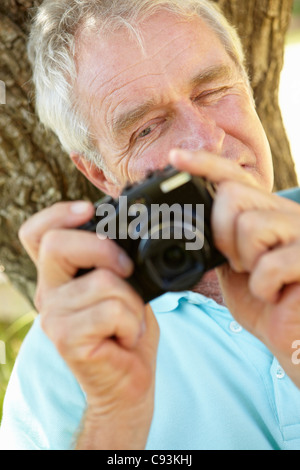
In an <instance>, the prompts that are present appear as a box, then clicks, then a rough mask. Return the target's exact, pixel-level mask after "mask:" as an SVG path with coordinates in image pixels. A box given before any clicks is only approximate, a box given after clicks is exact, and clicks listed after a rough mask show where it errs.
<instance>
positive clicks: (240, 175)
mask: <svg viewBox="0 0 300 470" xmlns="http://www.w3.org/2000/svg"><path fill="white" fill-rule="evenodd" d="M169 160H170V163H171V164H172V165H174V166H175V167H176V168H178V169H179V170H182V171H188V172H189V173H191V174H195V175H199V176H202V177H204V178H206V179H208V180H209V181H211V182H213V183H221V182H223V181H228V180H230V181H240V182H244V183H246V184H249V185H251V186H258V183H257V182H256V181H255V179H254V178H253V177H252V176H251V175H250V174H249V173H248V172H246V171H245V170H243V169H242V168H241V167H240V166H239V165H237V164H236V163H234V162H232V161H230V160H228V159H226V158H222V157H219V156H216V155H214V154H211V153H208V152H205V151H202V150H201V151H197V152H191V151H188V150H180V149H174V150H172V151H171V152H170V156H169Z"/></svg>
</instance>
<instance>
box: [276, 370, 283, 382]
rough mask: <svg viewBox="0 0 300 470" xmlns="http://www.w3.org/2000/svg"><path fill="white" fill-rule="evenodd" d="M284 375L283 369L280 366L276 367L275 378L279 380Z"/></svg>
mask: <svg viewBox="0 0 300 470" xmlns="http://www.w3.org/2000/svg"><path fill="white" fill-rule="evenodd" d="M284 377H285V372H284V370H283V369H282V368H281V367H278V368H277V371H276V378H277V379H279V380H280V379H283V378H284Z"/></svg>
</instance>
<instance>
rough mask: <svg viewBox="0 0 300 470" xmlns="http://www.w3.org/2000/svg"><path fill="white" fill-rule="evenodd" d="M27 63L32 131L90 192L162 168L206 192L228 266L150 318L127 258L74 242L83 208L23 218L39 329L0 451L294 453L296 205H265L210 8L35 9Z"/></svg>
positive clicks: (265, 192) (226, 49)
mask: <svg viewBox="0 0 300 470" xmlns="http://www.w3.org/2000/svg"><path fill="white" fill-rule="evenodd" d="M29 50H30V55H31V59H32V62H33V67H34V81H35V84H36V90H37V108H38V112H39V115H40V118H41V120H42V122H43V123H44V124H45V125H46V126H47V127H50V128H51V129H53V130H55V132H56V133H57V134H58V136H59V138H60V140H61V143H62V145H63V147H64V148H65V149H66V150H67V151H68V152H69V154H70V156H71V158H72V160H73V162H74V163H75V165H76V166H77V167H78V169H79V170H80V171H81V172H82V173H83V174H84V175H85V176H86V177H87V178H88V179H89V180H90V181H92V182H93V183H94V185H95V186H97V187H98V188H99V189H101V190H102V191H104V192H105V193H107V194H109V195H111V196H113V197H116V196H118V195H119V194H120V193H121V191H122V188H123V187H124V185H125V184H126V183H127V182H128V181H129V182H135V181H139V180H141V179H143V177H144V176H145V175H146V174H147V172H148V171H149V170H153V169H157V168H163V167H165V166H166V165H167V164H169V163H171V164H173V165H174V166H175V167H177V168H178V169H181V170H185V171H188V172H190V173H192V174H194V175H201V176H204V177H206V178H207V179H209V180H210V181H212V182H214V183H216V184H217V187H218V190H217V195H216V199H215V201H214V207H213V213H212V227H213V233H214V239H215V243H216V246H217V247H218V248H219V250H220V251H221V252H222V253H223V254H224V255H225V257H226V258H227V260H228V263H226V264H225V265H223V266H222V267H220V268H218V269H217V270H216V271H217V272H215V271H213V272H212V273H209V274H208V275H207V276H206V277H205V278H204V279H203V280H202V282H201V283H200V284H199V286H197V289H196V291H193V292H189V291H184V292H176V293H167V294H165V295H163V296H161V297H159V298H157V299H155V300H153V301H152V302H150V304H147V305H144V303H143V301H142V299H141V298H140V297H139V295H138V294H137V293H136V292H135V290H134V289H133V288H132V287H131V286H130V285H129V283H128V282H127V281H126V279H127V278H128V276H130V274H131V273H132V270H133V266H132V261H131V260H130V259H129V257H128V256H127V255H126V254H125V253H124V252H123V251H122V250H121V248H120V247H119V246H118V245H116V244H115V243H114V241H113V240H108V239H106V240H103V239H98V238H97V236H96V234H94V233H89V232H84V231H78V230H76V227H78V226H79V225H81V224H83V223H85V222H87V221H88V220H89V219H90V218H91V217H92V215H93V206H92V205H91V204H89V203H85V202H80V201H79V202H72V203H60V204H57V205H55V206H54V207H51V208H48V209H46V210H44V211H43V212H41V213H40V214H37V215H35V216H34V217H33V218H32V219H30V220H29V221H28V222H26V224H25V225H24V226H23V227H22V229H21V231H20V238H21V240H22V242H23V244H24V246H25V248H26V249H27V251H28V253H29V255H30V256H31V257H32V259H33V261H34V262H35V263H36V266H37V270H38V286H37V294H36V306H37V308H38V310H39V312H40V316H39V317H38V319H37V320H36V322H35V324H34V326H33V328H32V330H31V332H30V333H29V335H28V337H27V339H26V340H25V342H24V344H23V347H22V350H21V352H20V355H19V358H18V360H17V363H16V366H15V369H14V371H13V374H12V377H11V381H10V384H9V387H8V391H7V396H6V401H5V406H4V418H3V422H2V428H1V433H2V434H1V439H2V447H3V448H8V447H11V448H20V449H23V448H24V449H61V448H63V449H72V448H76V449H144V448H146V449H299V448H300V392H299V388H298V387H299V386H300V369H299V364H298V362H299V361H295V360H293V357H295V352H297V351H295V349H293V347H294V346H293V345H295V344H296V343H295V342H297V340H299V339H300V263H299V259H300V206H299V205H298V204H297V203H296V202H292V201H290V200H288V199H286V198H283V197H279V196H278V195H273V194H271V190H272V186H273V173H272V163H271V154H270V149H269V145H268V142H267V139H266V136H265V133H264V131H263V129H262V126H261V123H260V121H259V119H258V117H257V114H256V111H255V105H254V102H253V98H252V94H251V91H250V86H249V82H248V79H247V75H246V72H245V68H244V64H243V60H244V59H243V53H242V49H241V46H240V42H239V40H238V38H237V35H236V33H235V31H234V30H233V29H232V27H231V26H230V25H229V24H228V23H227V22H226V20H225V19H224V18H223V16H222V15H221V13H220V12H219V11H218V10H217V9H216V7H215V6H214V4H213V3H211V2H209V1H206V0H184V1H182V0H165V1H163V0H154V1H153V0H151V1H150V0H118V1H117V2H111V1H101V0H94V1H77V0H61V1H59V2H57V1H50V0H46V1H44V2H43V4H42V5H41V7H40V8H39V10H38V12H37V16H36V19H35V21H34V24H33V28H32V35H31V39H30V47H29ZM80 268H86V269H90V268H94V269H93V270H92V271H89V272H88V273H87V274H85V275H83V276H81V277H75V275H76V273H77V271H78V269H80ZM42 330H43V331H42ZM293 354H294V356H293Z"/></svg>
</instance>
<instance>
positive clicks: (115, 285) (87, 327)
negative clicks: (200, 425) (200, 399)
mask: <svg viewBox="0 0 300 470" xmlns="http://www.w3.org/2000/svg"><path fill="white" fill-rule="evenodd" d="M93 210H94V209H93V206H92V204H89V203H84V202H77V203H76V202H75V203H74V202H73V203H58V204H56V205H54V206H52V207H51V208H48V209H45V210H44V211H42V212H40V213H38V214H36V215H34V216H33V217H32V218H31V219H29V220H28V221H27V222H26V223H25V224H24V225H23V226H22V227H21V229H20V232H19V236H20V239H21V241H22V243H23V245H24V247H25V249H26V250H27V252H28V254H29V255H30V256H31V258H32V260H33V261H34V263H35V264H36V267H37V271H38V285H37V292H36V307H37V309H38V311H39V312H40V314H41V325H42V328H43V330H44V331H45V333H46V334H47V336H48V337H49V338H50V339H51V340H52V342H53V343H54V344H55V346H56V348H57V349H58V351H59V353H60V355H61V356H62V357H63V359H64V360H65V361H66V363H67V364H68V365H69V367H70V369H71V370H72V371H73V373H74V375H75V376H76V378H77V380H78V382H79V383H80V385H81V387H82V389H83V390H84V392H85V393H86V397H87V410H86V415H85V417H84V422H83V429H82V432H81V435H80V436H79V439H78V445H77V447H78V448H93V449H142V448H144V446H145V444H146V440H147V436H148V432H149V427H150V424H151V420H152V414H153V400H154V398H153V397H154V380H155V364H156V352H157V345H158V337H159V328H158V325H157V322H156V319H155V317H154V315H153V312H152V310H151V308H150V306H149V305H147V306H145V305H144V303H143V301H142V299H141V298H140V297H139V296H138V294H137V293H136V292H135V291H134V289H133V288H132V287H131V286H130V285H129V284H128V283H127V282H126V278H127V277H128V276H129V275H130V274H131V273H132V270H133V265H132V262H131V261H130V259H129V258H128V256H127V255H126V254H125V253H124V251H123V250H122V249H121V248H120V247H119V246H118V245H117V244H116V243H114V242H113V241H112V240H108V239H106V240H100V239H98V237H97V235H96V234H94V233H89V232H84V231H79V230H75V229H76V227H78V226H80V225H82V224H83V223H85V222H87V221H88V220H89V219H90V218H91V217H92V215H93ZM80 268H84V269H89V268H94V269H93V271H90V272H89V273H87V274H85V275H84V276H81V277H78V278H74V276H75V275H76V273H77V271H78V269H80Z"/></svg>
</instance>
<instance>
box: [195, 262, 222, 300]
mask: <svg viewBox="0 0 300 470" xmlns="http://www.w3.org/2000/svg"><path fill="white" fill-rule="evenodd" d="M193 291H194V292H197V293H198V294H202V295H205V296H206V297H208V298H210V299H213V300H214V301H215V302H217V303H218V304H220V305H225V302H224V299H223V294H222V291H221V288H220V284H219V281H218V277H217V273H216V271H215V270H213V271H209V272H208V273H206V274H205V275H204V276H203V278H202V279H201V281H200V282H199V283H198V284H197V285H196V286H195V287H194V289H193Z"/></svg>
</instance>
